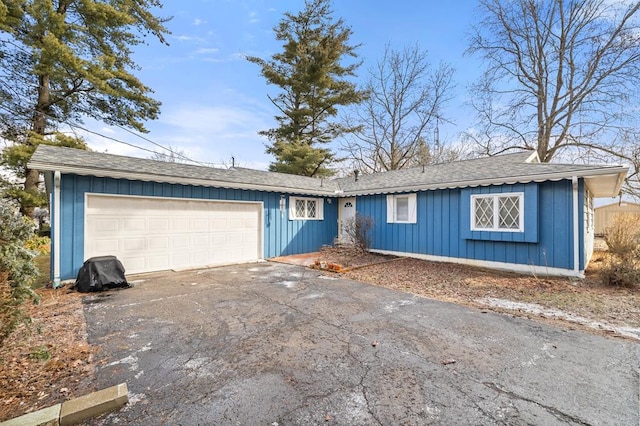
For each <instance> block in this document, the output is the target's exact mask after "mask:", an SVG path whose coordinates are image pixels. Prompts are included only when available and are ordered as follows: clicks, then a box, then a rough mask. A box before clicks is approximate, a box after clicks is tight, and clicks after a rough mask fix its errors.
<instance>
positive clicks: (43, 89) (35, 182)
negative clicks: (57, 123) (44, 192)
mask: <svg viewBox="0 0 640 426" xmlns="http://www.w3.org/2000/svg"><path fill="white" fill-rule="evenodd" d="M50 104H51V94H50V92H49V76H48V75H40V76H38V103H37V104H36V107H35V111H34V114H33V123H32V127H31V130H32V132H33V133H34V134H35V135H38V136H40V137H44V135H45V134H46V129H47V111H48V110H49V106H50ZM40 140H41V139H36V140H33V139H32V138H31V137H30V138H29V139H28V141H27V143H28V144H29V145H32V146H36V147H37V145H38V144H39V143H40ZM39 182H40V172H39V171H38V170H34V169H30V168H25V180H24V190H25V191H26V192H28V193H30V194H37V193H38V186H39ZM34 209H35V206H32V205H24V204H23V205H21V206H20V211H21V213H22V214H23V215H24V216H28V217H30V218H32V219H33V212H34Z"/></svg>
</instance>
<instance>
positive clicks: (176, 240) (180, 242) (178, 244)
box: [171, 235, 189, 249]
mask: <svg viewBox="0 0 640 426" xmlns="http://www.w3.org/2000/svg"><path fill="white" fill-rule="evenodd" d="M171 245H172V247H173V248H174V249H184V248H188V247H189V236H188V235H173V236H171Z"/></svg>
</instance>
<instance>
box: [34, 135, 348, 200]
mask: <svg viewBox="0 0 640 426" xmlns="http://www.w3.org/2000/svg"><path fill="white" fill-rule="evenodd" d="M29 164H30V167H32V168H34V169H37V170H43V171H44V170H48V171H55V170H58V171H61V172H66V173H75V174H80V175H93V176H103V177H120V178H126V179H139V180H145V181H154V182H170V183H184V184H193V185H202V186H214V187H224V188H235V189H259V190H263V191H275V192H277V191H283V190H286V191H287V192H294V193H303V194H317V195H334V193H335V191H336V190H337V189H338V187H337V185H336V182H335V181H332V180H326V179H316V178H310V177H305V176H296V175H290V174H284V173H273V172H266V171H261V170H251V169H244V168H230V169H219V168H214V167H204V166H194V165H190V164H180V163H171V162H166V161H157V160H149V159H144V158H134V157H125V156H121V155H113V154H104V153H99V152H92V151H83V150H79V149H72V148H62V147H54V146H49V145H40V146H39V147H38V149H37V150H36V152H35V153H34V154H33V156H32V157H31V161H30V163H29Z"/></svg>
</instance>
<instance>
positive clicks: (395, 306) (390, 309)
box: [384, 300, 416, 313]
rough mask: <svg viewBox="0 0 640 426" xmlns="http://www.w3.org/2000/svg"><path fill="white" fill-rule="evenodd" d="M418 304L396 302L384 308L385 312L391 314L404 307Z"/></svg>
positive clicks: (408, 301) (406, 301)
mask: <svg viewBox="0 0 640 426" xmlns="http://www.w3.org/2000/svg"><path fill="white" fill-rule="evenodd" d="M414 303H416V301H415V300H394V301H393V302H391V303H389V304H387V305H385V306H384V310H385V311H387V312H389V313H391V312H395V311H397V310H398V309H400V308H401V307H403V306H409V305H413V304H414Z"/></svg>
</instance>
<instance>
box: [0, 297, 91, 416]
mask: <svg viewBox="0 0 640 426" xmlns="http://www.w3.org/2000/svg"><path fill="white" fill-rule="evenodd" d="M38 293H39V294H40V295H41V296H42V299H41V303H40V304H39V305H30V304H28V303H25V304H24V305H23V310H24V312H25V313H26V315H27V316H29V317H30V318H31V320H30V321H26V322H22V323H20V325H19V326H18V327H17V328H16V330H15V331H14V332H13V333H12V334H11V335H10V336H9V337H8V338H7V339H6V340H5V341H4V343H3V345H2V348H0V421H1V420H6V419H9V418H12V417H15V416H18V415H21V414H24V413H27V412H31V411H35V410H37V409H40V408H44V407H47V406H49V405H52V404H55V403H58V402H62V401H64V400H67V399H70V398H75V397H77V396H81V395H84V394H85V393H87V392H88V391H89V390H90V386H91V380H92V378H93V370H94V369H93V364H92V363H93V354H94V353H95V351H96V348H94V347H92V346H90V345H89V344H88V343H87V338H86V328H85V320H84V313H83V311H82V302H81V297H82V296H81V295H80V294H79V293H77V292H68V291H67V290H66V289H57V290H53V289H42V290H38Z"/></svg>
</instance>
